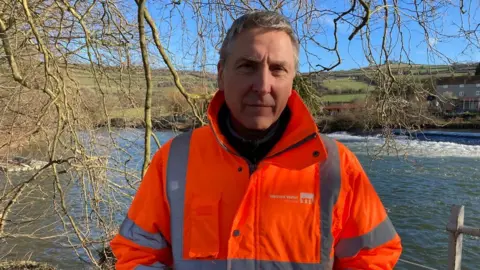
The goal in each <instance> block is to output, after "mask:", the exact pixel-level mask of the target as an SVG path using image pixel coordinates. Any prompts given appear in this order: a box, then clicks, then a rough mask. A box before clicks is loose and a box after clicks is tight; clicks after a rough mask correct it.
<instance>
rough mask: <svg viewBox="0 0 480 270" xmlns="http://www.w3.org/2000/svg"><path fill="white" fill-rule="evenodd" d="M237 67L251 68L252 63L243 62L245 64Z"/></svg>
mask: <svg viewBox="0 0 480 270" xmlns="http://www.w3.org/2000/svg"><path fill="white" fill-rule="evenodd" d="M238 67H239V68H243V69H252V68H253V65H252V64H249V63H245V64H241V65H240V66H238Z"/></svg>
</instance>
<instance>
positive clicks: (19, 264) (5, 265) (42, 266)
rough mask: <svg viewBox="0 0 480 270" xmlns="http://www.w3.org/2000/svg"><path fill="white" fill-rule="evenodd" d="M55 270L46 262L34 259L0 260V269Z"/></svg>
mask: <svg viewBox="0 0 480 270" xmlns="http://www.w3.org/2000/svg"><path fill="white" fill-rule="evenodd" d="M29 269H37V270H55V269H56V268H55V267H53V266H51V265H49V264H46V263H39V262H34V261H3V262H0V270H29Z"/></svg>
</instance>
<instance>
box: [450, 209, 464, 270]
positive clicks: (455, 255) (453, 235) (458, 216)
mask: <svg viewBox="0 0 480 270" xmlns="http://www.w3.org/2000/svg"><path fill="white" fill-rule="evenodd" d="M464 212H465V211H464V206H463V205H454V206H452V209H451V211H450V219H449V221H448V224H447V231H448V232H449V233H450V236H449V241H448V269H449V270H460V269H461V264H462V245H463V234H462V233H460V232H459V231H458V229H459V228H460V227H463V218H464Z"/></svg>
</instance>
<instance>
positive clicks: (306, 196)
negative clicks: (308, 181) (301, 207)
mask: <svg viewBox="0 0 480 270" xmlns="http://www.w3.org/2000/svg"><path fill="white" fill-rule="evenodd" d="M300 203H306V204H312V203H313V193H305V192H300Z"/></svg>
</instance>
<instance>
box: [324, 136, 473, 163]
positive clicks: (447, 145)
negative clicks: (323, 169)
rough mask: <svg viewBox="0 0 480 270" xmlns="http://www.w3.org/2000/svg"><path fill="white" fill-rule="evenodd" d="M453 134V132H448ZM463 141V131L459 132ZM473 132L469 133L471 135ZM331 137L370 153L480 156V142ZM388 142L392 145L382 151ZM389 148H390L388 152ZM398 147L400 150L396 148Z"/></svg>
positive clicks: (421, 155) (378, 137) (401, 137)
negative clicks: (473, 143)
mask: <svg viewBox="0 0 480 270" xmlns="http://www.w3.org/2000/svg"><path fill="white" fill-rule="evenodd" d="M448 135H451V134H448ZM457 135H458V138H459V141H461V140H460V139H461V135H462V134H461V133H458V134H457ZM470 135H471V133H470V134H469V136H470ZM328 136H329V137H331V138H334V139H337V140H339V141H340V142H342V143H344V144H346V145H348V146H349V147H351V148H354V149H355V150H354V151H355V152H357V153H358V152H362V153H370V154H375V153H378V154H379V155H405V154H406V155H409V156H420V157H472V158H480V142H479V144H478V145H468V144H462V143H459V142H454V141H438V140H437V141H429V140H418V139H409V138H408V137H407V136H394V137H393V139H391V140H389V141H387V140H386V139H385V138H384V137H382V136H381V135H375V136H356V135H351V134H348V133H346V132H336V133H331V134H328ZM386 142H389V143H390V147H389V148H386V147H384V149H383V150H382V151H380V149H381V147H382V146H384V145H385V143H386ZM387 149H388V150H389V151H388V152H389V153H387ZM395 149H398V152H397V151H396V150H395ZM352 150H353V149H352Z"/></svg>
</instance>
